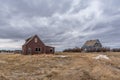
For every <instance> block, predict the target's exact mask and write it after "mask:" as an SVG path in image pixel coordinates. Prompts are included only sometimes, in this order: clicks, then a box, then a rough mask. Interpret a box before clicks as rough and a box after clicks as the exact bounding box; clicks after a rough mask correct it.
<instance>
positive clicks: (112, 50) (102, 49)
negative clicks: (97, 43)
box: [63, 47, 120, 52]
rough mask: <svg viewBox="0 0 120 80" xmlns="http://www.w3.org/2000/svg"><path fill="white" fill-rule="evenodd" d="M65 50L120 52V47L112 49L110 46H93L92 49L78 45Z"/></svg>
mask: <svg viewBox="0 0 120 80" xmlns="http://www.w3.org/2000/svg"><path fill="white" fill-rule="evenodd" d="M63 52H120V48H113V49H110V48H108V47H103V48H98V49H96V48H92V49H87V50H85V49H81V48H78V47H75V48H69V49H65V50H63Z"/></svg>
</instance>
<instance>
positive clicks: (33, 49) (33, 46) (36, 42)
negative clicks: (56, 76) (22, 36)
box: [22, 35, 55, 55]
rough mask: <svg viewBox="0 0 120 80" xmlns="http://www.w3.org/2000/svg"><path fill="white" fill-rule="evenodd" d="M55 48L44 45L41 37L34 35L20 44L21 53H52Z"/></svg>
mask: <svg viewBox="0 0 120 80" xmlns="http://www.w3.org/2000/svg"><path fill="white" fill-rule="evenodd" d="M54 52H55V48H54V47H51V46H46V45H45V44H44V43H43V42H42V41H41V39H40V38H39V37H38V36H37V35H34V36H32V37H30V38H28V39H26V42H25V44H24V45H23V46H22V54H26V55H27V54H51V53H52V54H53V53H54Z"/></svg>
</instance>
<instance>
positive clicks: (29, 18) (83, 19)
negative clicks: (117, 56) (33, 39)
mask: <svg viewBox="0 0 120 80" xmlns="http://www.w3.org/2000/svg"><path fill="white" fill-rule="evenodd" d="M34 34H37V35H38V36H39V37H40V38H41V40H43V42H45V44H46V45H51V46H55V47H56V50H63V49H65V48H72V47H76V46H78V47H81V46H82V45H83V44H84V42H85V41H86V40H89V39H99V40H100V41H101V42H102V44H103V46H106V47H112V48H114V47H120V0H0V49H21V45H23V44H24V42H25V41H24V40H25V39H26V38H28V37H30V36H33V35H34Z"/></svg>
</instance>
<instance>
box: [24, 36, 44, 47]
mask: <svg viewBox="0 0 120 80" xmlns="http://www.w3.org/2000/svg"><path fill="white" fill-rule="evenodd" d="M35 37H38V36H37V35H34V36H32V37H29V38H28V39H26V40H25V41H26V42H25V44H24V45H27V44H28V43H29V42H30V41H32V40H33V39H34V38H35ZM38 38H39V37H38ZM39 40H40V39H39ZM40 41H41V40H40ZM41 42H42V41H41ZM43 44H44V43H43ZM24 45H23V46H24Z"/></svg>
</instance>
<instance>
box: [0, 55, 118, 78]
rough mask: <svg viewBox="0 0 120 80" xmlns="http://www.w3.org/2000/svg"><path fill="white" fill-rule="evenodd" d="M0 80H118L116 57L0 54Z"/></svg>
mask: <svg viewBox="0 0 120 80" xmlns="http://www.w3.org/2000/svg"><path fill="white" fill-rule="evenodd" d="M99 54H104V55H107V56H108V57H109V58H110V59H109V60H105V59H99V60H96V59H94V58H93V57H96V56H98V55H99ZM60 56H65V57H60ZM0 80H120V53H88V54H87V53H58V54H57V55H20V54H0Z"/></svg>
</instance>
